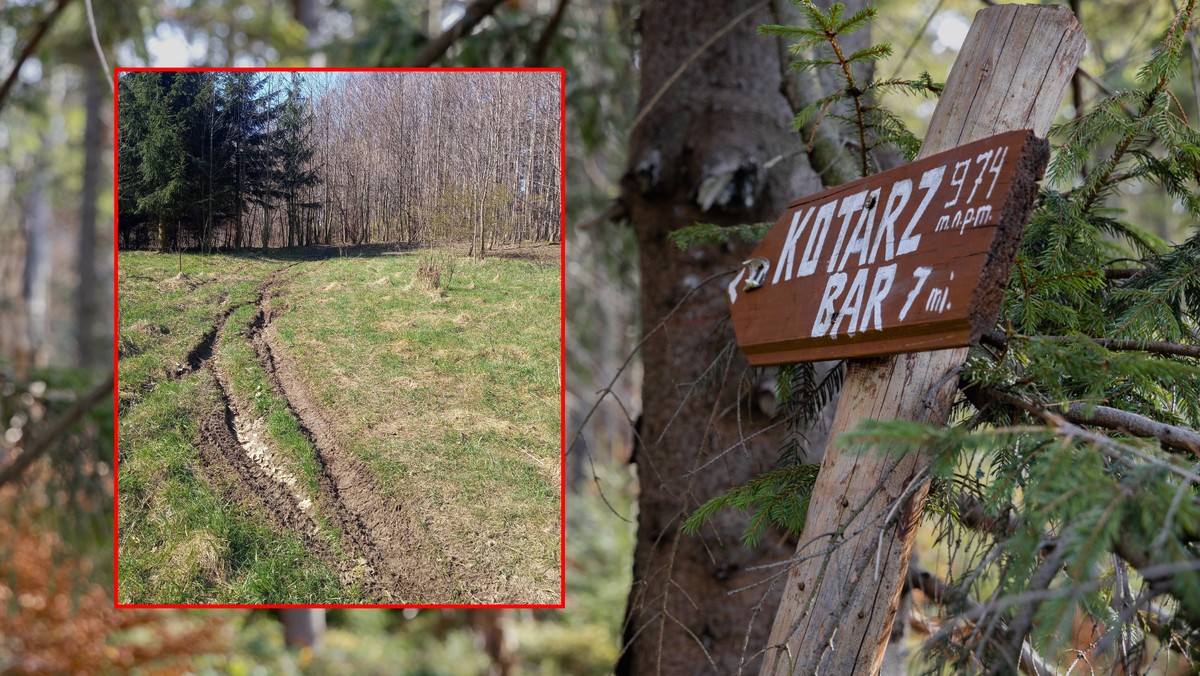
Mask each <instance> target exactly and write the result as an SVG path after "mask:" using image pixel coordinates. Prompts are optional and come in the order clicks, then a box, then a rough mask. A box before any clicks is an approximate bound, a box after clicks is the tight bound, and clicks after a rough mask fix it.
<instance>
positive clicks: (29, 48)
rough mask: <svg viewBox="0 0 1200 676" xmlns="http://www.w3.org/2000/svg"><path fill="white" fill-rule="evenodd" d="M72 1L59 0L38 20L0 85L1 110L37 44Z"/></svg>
mask: <svg viewBox="0 0 1200 676" xmlns="http://www.w3.org/2000/svg"><path fill="white" fill-rule="evenodd" d="M70 3H71V0H58V2H57V3H56V4H55V5H54V8H53V9H51V10H50V13H49V14H47V15H46V16H45V17H44V18H43V19H42V20H41V21H39V22H38V25H37V27H36V28H34V29H33V35H31V36H29V41H28V42H26V43H25V49H22V50H21V55H20V56H18V57H17V60H16V61H15V62H14V63H13V68H12V72H10V73H9V74H8V77H7V78H6V79H5V80H4V84H2V85H0V110H3V109H4V104H5V103H7V102H8V95H9V94H10V93H11V91H12V88H13V85H14V84H16V83H17V77H18V76H19V75H20V73H21V67H22V66H24V65H25V62H26V61H27V60H28V59H29V57H30V56H32V55H33V52H34V51H36V50H37V46H38V44H39V43H41V41H42V38H44V37H46V33H47V32H49V31H50V27H51V26H53V25H54V22H55V21H56V20H57V19H58V17H59V15H61V14H62V11H63V9H64V8H65V7H66V6H67V5H69V4H70Z"/></svg>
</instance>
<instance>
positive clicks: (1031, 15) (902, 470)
mask: <svg viewBox="0 0 1200 676" xmlns="http://www.w3.org/2000/svg"><path fill="white" fill-rule="evenodd" d="M1084 47H1085V40H1084V37H1083V30H1082V29H1081V28H1080V26H1079V23H1078V22H1077V21H1076V20H1075V17H1074V15H1073V14H1072V13H1071V10H1069V9H1067V8H1066V7H1062V6H1047V5H1041V6H1039V5H997V6H994V7H988V8H987V9H984V10H981V11H980V12H979V13H978V14H976V15H975V21H974V22H973V23H972V25H971V30H970V32H969V33H968V34H967V39H966V42H964V43H963V46H962V50H961V51H960V52H959V54H958V58H957V59H956V61H955V63H954V68H953V69H952V70H951V71H950V77H949V78H948V79H947V80H946V88H945V89H944V90H943V92H942V96H941V98H940V100H939V101H938V106H937V109H936V110H934V113H933V119H931V120H930V122H929V132H928V133H927V134H926V135H925V141H924V143H923V144H922V146H921V156H920V157H922V158H932V157H935V156H936V155H935V153H940V152H943V151H954V150H956V149H958V148H960V147H962V146H964V145H967V144H971V143H973V142H975V141H978V140H980V139H986V138H988V137H991V136H993V135H995V134H999V133H1002V132H1009V131H1012V130H1020V129H1032V130H1033V131H1034V133H1035V134H1037V135H1039V136H1042V135H1045V134H1046V132H1047V131H1048V130H1049V128H1050V122H1051V120H1052V119H1053V118H1054V114H1055V112H1056V111H1057V110H1058V106H1059V101H1060V100H1061V98H1062V95H1063V92H1064V91H1066V87H1067V85H1068V84H1069V83H1070V81H1071V76H1072V75H1073V74H1074V72H1075V67H1076V66H1077V65H1078V64H1079V59H1080V57H1081V56H1083V51H1084ZM1010 152H1011V151H1010ZM915 187H917V186H915V185H914V188H915ZM964 190H965V188H964ZM997 190H999V188H997ZM936 199H937V198H936V197H934V198H931V200H936ZM932 203H933V202H931V204H932ZM914 232H915V231H914ZM924 246H925V242H924V237H922V242H921V244H920V245H918V249H921V248H923V247H924ZM868 255H869V254H868ZM878 262H879V259H878V258H876V264H877V265H878ZM847 270H849V265H848V266H847ZM897 270H899V265H898V267H897ZM931 274H932V273H931ZM794 276H795V271H794V270H793V277H794ZM956 277H957V275H956ZM765 281H767V282H768V283H769V282H770V279H766V280H765ZM781 283H783V282H782V281H781ZM893 283H896V282H895V281H894V282H893ZM759 291H763V292H764V293H765V289H757V290H754V291H751V292H750V293H749V294H747V295H746V296H745V297H746V298H752V297H753V296H754V295H755V294H757V293H759ZM867 291H868V292H869V291H870V287H867ZM739 293H740V287H739ZM889 293H890V291H889ZM742 300H744V298H742V297H739V298H738V300H737V301H736V302H735V303H734V308H735V309H736V308H737V306H738V305H739V304H740V303H741V302H742ZM939 303H940V301H939ZM948 303H951V304H953V303H954V299H953V297H951V299H950V300H949V301H948ZM740 311H741V310H738V312H740ZM860 326H861V324H860ZM885 326H886V325H885ZM966 356H967V350H966V348H963V347H958V348H951V349H946V350H931V351H925V352H914V353H901V354H898V355H896V356H892V357H884V358H881V359H869V360H851V361H850V364H849V368H848V369H847V371H846V381H845V384H844V385H843V386H842V393H841V396H840V400H839V402H838V406H837V412H836V415H835V416H834V420H833V423H832V425H831V429H830V432H829V439H830V442H829V445H828V446H827V448H826V449H825V457H824V458H823V459H822V461H821V471H820V473H819V474H818V475H817V481H816V484H815V485H814V486H813V491H812V498H811V499H810V501H809V508H808V515H807V517H806V518H805V522H804V532H803V533H802V534H801V536H800V541H799V543H798V544H797V547H796V550H797V557H796V561H795V562H794V563H793V565H792V566H791V567H790V568H789V570H788V575H787V581H786V582H784V583H783V593H782V597H781V599H780V603H779V609H778V611H777V612H776V615H775V622H774V623H773V625H772V627H771V637H770V639H769V640H768V643H767V646H766V647H765V651H764V654H763V663H762V674H763V676H782V675H784V674H813V673H821V674H873V673H878V672H879V670H880V665H881V664H882V661H883V654H884V649H885V647H886V646H887V643H888V637H889V635H890V634H891V630H892V623H893V620H894V619H895V616H896V610H897V607H898V605H899V602H900V589H901V586H902V583H903V581H904V578H905V574H906V572H907V570H908V561H909V556H910V554H911V553H912V547H913V542H914V541H915V539H916V533H917V524H918V523H919V521H920V517H921V510H922V506H923V505H924V503H925V493H926V491H927V490H928V487H929V473H930V466H931V464H932V461H933V458H932V456H931V455H930V454H929V453H928V452H927V451H925V450H921V451H918V452H908V451H899V450H893V451H890V452H882V451H881V452H874V453H863V452H859V451H856V450H853V449H845V448H842V447H841V446H840V445H839V441H838V439H839V437H840V435H842V434H843V433H845V432H848V431H850V430H853V429H855V428H856V427H857V426H858V425H859V424H860V422H861V421H862V420H865V419H867V418H874V419H877V420H893V419H894V420H920V421H928V422H944V421H945V420H946V416H947V414H948V412H949V410H950V404H951V402H952V401H953V399H954V395H955V392H956V391H957V388H956V382H957V379H956V378H955V374H956V373H957V370H958V369H959V368H961V366H962V364H963V361H964V360H965V359H966ZM1015 661H1016V660H1015V659H1014V662H1015ZM1013 666H1015V665H1013Z"/></svg>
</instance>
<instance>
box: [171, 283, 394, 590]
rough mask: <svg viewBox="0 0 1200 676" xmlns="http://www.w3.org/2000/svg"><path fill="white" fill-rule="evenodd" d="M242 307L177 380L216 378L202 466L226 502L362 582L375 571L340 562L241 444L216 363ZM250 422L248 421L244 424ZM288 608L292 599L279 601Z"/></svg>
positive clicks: (219, 324)
mask: <svg viewBox="0 0 1200 676" xmlns="http://www.w3.org/2000/svg"><path fill="white" fill-rule="evenodd" d="M240 307H242V305H234V306H232V307H229V308H226V309H225V310H224V311H223V312H222V313H221V314H220V315H218V317H217V319H216V321H215V322H214V324H213V327H212V329H210V330H209V331H208V332H206V333H205V334H204V337H203V339H202V340H201V341H200V343H199V344H197V346H196V347H195V348H194V349H193V350H192V352H191V353H190V354H189V357H188V364H187V368H186V369H184V370H182V371H180V372H179V373H178V375H176V377H177V378H182V377H184V376H186V375H190V374H192V373H195V372H196V371H199V370H203V371H204V372H205V374H206V375H207V376H209V377H211V378H212V381H213V389H214V390H215V391H216V394H217V400H218V402H219V406H217V407H214V408H212V409H210V410H207V411H205V412H204V414H203V415H202V416H201V419H200V447H199V451H200V460H201V463H202V465H203V468H204V473H205V474H206V475H207V476H208V479H209V483H210V484H212V485H213V486H214V487H217V488H218V490H221V492H222V493H224V494H225V496H226V497H227V498H230V499H232V500H233V501H235V502H237V503H239V504H244V505H255V506H258V507H259V508H261V509H262V510H263V511H264V512H266V513H267V514H268V515H269V517H270V519H271V521H272V522H273V524H274V525H275V526H276V527H278V528H281V529H283V530H284V531H291V532H293V533H295V534H296V535H297V536H299V537H300V539H301V542H303V544H304V546H305V548H306V549H308V550H309V551H310V552H312V553H313V554H314V555H315V556H316V557H317V558H318V559H320V560H322V561H324V562H325V563H326V564H327V565H329V566H330V567H331V568H333V569H335V570H337V571H338V572H339V577H340V579H341V581H342V583H343V584H348V583H353V582H359V581H360V578H365V577H369V574H370V571H369V569H368V570H363V568H364V567H363V566H361V565H359V566H355V565H354V562H347V561H345V560H344V558H342V557H338V556H336V555H335V554H334V552H333V551H332V550H331V549H330V547H329V545H328V543H327V542H326V540H325V539H324V538H323V537H322V534H321V528H320V526H319V525H318V524H317V522H316V521H315V520H314V519H313V517H312V515H311V514H310V513H309V512H308V511H307V510H305V509H304V507H303V505H302V504H301V502H300V501H299V500H297V498H296V495H295V494H294V492H293V490H292V489H291V487H289V486H288V485H287V484H285V483H284V482H282V481H280V480H279V479H278V478H277V477H274V476H271V474H269V473H268V472H267V471H266V470H265V469H264V467H263V466H262V463H261V460H258V459H255V458H253V457H251V453H250V452H249V450H248V449H247V448H246V446H245V445H244V444H243V443H242V441H241V440H240V439H239V434H238V422H239V418H238V415H237V413H236V411H235V406H234V404H233V400H232V397H231V395H230V391H229V386H228V383H227V382H226V380H225V378H224V375H223V374H222V373H221V372H220V369H218V368H217V365H216V360H215V359H214V358H213V353H214V348H215V346H216V345H217V344H218V341H219V340H220V339H221V336H222V335H223V334H224V331H225V324H226V321H227V320H228V319H229V316H230V315H231V314H233V312H234V311H236V310H237V309H238V308H240ZM241 420H242V421H245V420H246V418H244V417H243V418H242V419H241ZM275 601H277V602H288V601H290V599H275Z"/></svg>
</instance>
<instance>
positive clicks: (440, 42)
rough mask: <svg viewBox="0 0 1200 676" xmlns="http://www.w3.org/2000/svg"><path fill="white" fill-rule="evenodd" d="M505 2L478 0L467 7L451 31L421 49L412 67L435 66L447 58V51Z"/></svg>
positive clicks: (499, 0)
mask: <svg viewBox="0 0 1200 676" xmlns="http://www.w3.org/2000/svg"><path fill="white" fill-rule="evenodd" d="M503 1H504V0H477V1H476V2H474V3H472V4H471V6H469V7H467V12H466V14H463V16H462V18H461V19H459V20H458V21H457V22H455V24H454V25H453V26H451V27H450V29H449V30H447V31H446V32H444V33H442V34H441V35H439V36H437V37H436V38H433V39H432V40H430V41H429V42H427V43H425V46H424V47H422V48H421V51H420V52H419V53H418V54H417V56H416V58H415V59H413V62H412V63H411V64H410V65H412V66H417V67H425V66H430V65H433V63H434V62H436V61H437V60H438V59H440V58H442V57H443V56H445V54H446V51H447V50H449V49H450V47H451V46H452V45H453V44H454V43H455V42H457V41H458V39H459V38H461V37H462V36H464V35H467V34H469V33H470V32H471V29H473V28H475V26H477V25H479V22H480V21H483V20H484V19H486V18H487V17H488V16H490V15H491V13H492V12H494V11H496V7H498V6H499V5H500V3H501V2H503Z"/></svg>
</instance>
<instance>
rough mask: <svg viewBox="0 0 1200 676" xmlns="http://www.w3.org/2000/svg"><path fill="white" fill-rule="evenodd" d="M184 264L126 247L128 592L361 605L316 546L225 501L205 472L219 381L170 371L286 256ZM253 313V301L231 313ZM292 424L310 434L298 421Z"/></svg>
mask: <svg viewBox="0 0 1200 676" xmlns="http://www.w3.org/2000/svg"><path fill="white" fill-rule="evenodd" d="M177 265H178V259H176V258H175V257H172V256H161V255H157V254H151V253H142V252H135V253H122V254H121V255H120V272H121V276H120V287H119V290H120V310H121V324H120V331H121V333H120V338H121V342H122V344H123V345H124V346H126V348H127V349H130V350H131V351H132V352H134V353H135V354H130V355H128V356H124V357H122V358H121V360H120V362H119V376H120V389H121V403H122V410H123V413H122V415H121V420H120V424H119V440H120V454H121V459H122V461H121V464H120V467H119V475H118V476H119V482H120V483H119V488H118V495H119V508H120V521H119V526H120V534H119V535H120V542H119V546H120V550H119V555H118V566H119V574H120V590H119V593H120V596H119V600H120V601H121V602H122V603H272V602H274V603H279V602H344V603H353V602H358V601H361V595H360V593H359V592H358V590H356V589H343V588H342V587H341V585H340V583H339V581H338V574H337V571H336V570H334V569H332V568H331V567H330V566H329V565H328V564H326V563H325V562H323V561H320V560H319V559H317V558H316V557H315V556H313V555H312V554H311V553H309V552H307V551H306V550H305V548H304V546H303V544H302V543H301V541H300V539H299V537H297V536H296V535H294V534H286V533H285V534H281V533H279V532H278V529H277V528H275V527H274V526H272V525H271V523H270V521H269V518H268V515H267V514H265V513H263V512H262V511H261V510H259V509H248V508H247V507H246V506H243V505H237V504H230V503H228V502H226V501H225V500H224V499H223V498H222V497H221V495H222V493H221V491H220V490H218V489H219V487H215V486H212V485H210V484H209V483H208V481H207V479H206V478H205V476H204V475H203V474H202V473H201V471H200V470H201V461H200V455H199V451H198V450H197V446H198V445H199V443H200V432H199V425H198V420H199V417H200V415H201V413H202V412H203V411H205V410H211V409H213V408H215V407H218V406H220V404H219V400H218V397H217V394H216V389H215V387H216V385H215V383H214V382H213V380H212V377H211V375H210V374H209V373H207V372H205V371H200V372H197V373H193V374H190V375H188V376H186V377H184V378H182V379H180V380H173V379H171V378H170V377H169V374H170V373H172V371H173V369H174V368H175V367H176V366H177V365H178V364H181V363H183V362H185V361H186V358H187V354H188V352H189V351H190V350H191V349H192V348H193V347H194V346H195V345H196V344H197V343H199V342H200V340H201V338H202V337H203V335H204V334H205V332H207V331H208V330H209V329H211V328H212V326H213V321H214V318H215V317H216V316H217V315H219V314H220V313H221V312H222V311H224V310H225V309H227V308H229V307H233V306H236V305H239V304H245V303H253V301H254V298H255V295H256V294H255V289H256V288H257V287H258V285H259V284H260V283H261V282H262V280H263V279H264V278H265V277H266V276H267V275H268V274H269V273H270V272H271V271H273V270H275V269H277V268H278V267H280V266H281V265H282V263H280V262H278V261H269V260H268V261H260V260H253V259H250V258H245V257H234V256H220V255H218V256H198V255H185V256H184V257H183V266H184V273H185V274H186V275H187V279H186V280H179V279H174V278H175V276H176V275H177V274H178V268H177V267H176V266H177ZM246 311H251V306H249V305H247V306H246V307H243V308H242V309H241V310H240V311H238V312H235V313H234V315H232V316H231V321H233V320H234V319H236V318H240V317H242V316H243V315H244V314H245V312H246ZM251 312H252V311H251ZM230 326H231V327H232V326H233V324H230ZM233 333H236V332H233ZM235 337H236V335H235ZM247 349H248V348H247ZM250 354H251V358H253V352H251V353H250ZM240 356H242V355H239V357H240ZM260 373H261V372H260ZM264 377H265V376H264ZM243 381H244V379H242V378H240V377H239V378H238V382H239V384H241V383H243ZM285 413H286V411H285ZM287 427H288V425H287V422H286V421H281V420H279V416H278V415H273V416H271V417H270V418H269V419H268V428H269V429H270V430H271V431H274V430H280V432H281V434H280V437H281V438H284V439H288V438H289V437H288V435H287V434H286V430H287ZM291 430H292V431H293V432H294V434H295V435H296V436H297V437H298V439H299V441H301V442H302V441H303V437H300V436H299V431H298V430H296V429H295V422H294V421H291ZM291 441H293V442H294V441H296V439H295V438H292V439H291ZM289 448H291V447H290V446H289ZM310 461H311V462H313V463H315V461H312V459H311V458H310ZM312 476H315V474H313V475H312ZM314 481H315V479H314ZM312 492H313V493H314V494H315V487H313V488H312Z"/></svg>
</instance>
